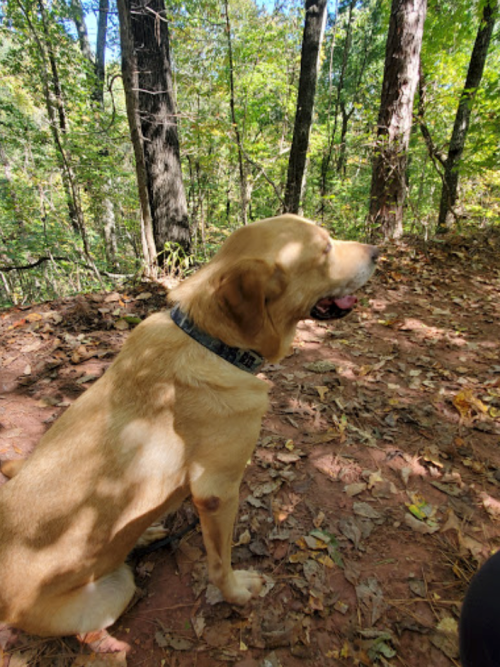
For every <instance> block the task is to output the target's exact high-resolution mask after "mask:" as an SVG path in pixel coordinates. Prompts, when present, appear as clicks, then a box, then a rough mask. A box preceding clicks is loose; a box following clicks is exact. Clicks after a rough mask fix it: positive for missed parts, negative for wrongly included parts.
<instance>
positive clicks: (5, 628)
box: [0, 623, 18, 649]
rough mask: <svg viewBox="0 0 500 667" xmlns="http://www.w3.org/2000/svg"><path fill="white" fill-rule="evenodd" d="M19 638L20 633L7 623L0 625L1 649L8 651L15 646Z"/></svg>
mask: <svg viewBox="0 0 500 667" xmlns="http://www.w3.org/2000/svg"><path fill="white" fill-rule="evenodd" d="M17 638H18V631H17V630H14V628H11V627H10V625H7V624H6V623H0V648H1V649H8V648H11V647H12V646H14V644H15V643H16V641H17Z"/></svg>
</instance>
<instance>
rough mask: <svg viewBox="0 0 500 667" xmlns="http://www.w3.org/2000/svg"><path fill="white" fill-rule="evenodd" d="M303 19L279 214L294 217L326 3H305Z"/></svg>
mask: <svg viewBox="0 0 500 667" xmlns="http://www.w3.org/2000/svg"><path fill="white" fill-rule="evenodd" d="M305 8H306V19H305V25H304V34H303V38H302V54H301V62H300V78H299V91H298V96H297V111H296V114H295V125H294V129H293V139H292V148H291V150H290V159H289V162H288V175H287V183H286V188H285V199H284V206H283V210H284V211H285V212H289V213H298V212H299V208H300V204H301V199H302V190H303V183H304V175H305V167H306V158H307V151H308V148H309V136H310V133H311V126H312V118H313V110H314V96H315V94H316V82H317V80H318V67H319V54H320V48H321V42H322V39H323V33H324V29H325V21H326V0H306V5H305Z"/></svg>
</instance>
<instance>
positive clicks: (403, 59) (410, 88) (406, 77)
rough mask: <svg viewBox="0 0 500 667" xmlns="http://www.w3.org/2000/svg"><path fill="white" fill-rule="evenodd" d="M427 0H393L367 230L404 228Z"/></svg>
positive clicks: (393, 232) (388, 232)
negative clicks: (409, 150) (407, 180)
mask: <svg viewBox="0 0 500 667" xmlns="http://www.w3.org/2000/svg"><path fill="white" fill-rule="evenodd" d="M426 11H427V0H392V7H391V17H390V21H389V33H388V36H387V44H386V51H385V66H384V81H383V84H382V95H381V100H380V111H379V117H378V127H377V140H376V143H375V154H374V159H373V169H372V182H371V193H370V214H369V218H370V226H371V230H372V233H374V232H375V231H381V232H382V234H383V235H384V236H385V237H386V238H391V237H393V238H398V237H400V236H401V235H402V233H403V204H404V200H405V194H406V167H407V161H408V144H409V141H410V131H411V125H412V114H413V100H414V97H415V90H416V87H417V83H418V69H419V62H420V50H421V47H422V36H423V30H424V21H425V14H426Z"/></svg>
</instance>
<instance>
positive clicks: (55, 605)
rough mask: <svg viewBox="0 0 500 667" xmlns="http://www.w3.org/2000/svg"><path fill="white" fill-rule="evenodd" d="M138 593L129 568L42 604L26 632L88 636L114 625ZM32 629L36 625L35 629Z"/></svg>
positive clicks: (29, 621) (114, 572) (118, 570)
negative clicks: (135, 593)
mask: <svg viewBox="0 0 500 667" xmlns="http://www.w3.org/2000/svg"><path fill="white" fill-rule="evenodd" d="M134 592H135V583H134V577H133V574H132V572H131V570H130V568H129V567H128V566H127V565H125V564H124V565H121V566H120V567H119V568H118V569H116V570H114V571H113V572H111V573H109V574H107V575H104V576H103V577H101V578H100V579H97V580H96V581H92V582H89V583H88V584H85V586H82V587H81V588H78V589H76V590H74V591H71V592H70V593H66V594H64V595H61V596H58V597H56V598H49V599H45V600H43V601H41V603H40V605H39V607H38V609H37V610H36V612H35V614H33V611H34V610H32V613H31V614H30V616H31V618H28V619H27V621H28V622H27V623H26V626H27V627H26V629H27V630H28V631H30V632H33V633H34V634H40V635H56V636H62V635H85V634H87V633H93V632H95V631H99V630H103V629H104V628H107V627H108V626H110V625H112V624H113V623H114V622H115V621H116V620H117V618H118V617H119V616H120V615H121V614H122V613H123V611H124V610H125V609H126V607H127V605H128V603H129V602H130V600H131V599H132V597H133V595H134ZM29 626H32V627H31V628H30V627H29Z"/></svg>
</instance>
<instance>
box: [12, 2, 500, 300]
mask: <svg viewBox="0 0 500 667" xmlns="http://www.w3.org/2000/svg"><path fill="white" fill-rule="evenodd" d="M488 4H490V5H491V7H492V8H494V9H496V4H495V3H494V2H489V3H488V1H486V2H485V0H473V1H472V2H471V1H470V0H468V1H467V2H465V0H429V1H428V6H427V14H426V19H425V26H424V31H423V39H422V46H421V56H420V68H419V77H418V82H417V83H418V85H417V92H416V94H415V100H414V104H413V123H412V125H411V133H410V136H409V146H408V150H407V160H406V164H405V179H404V180H405V189H406V192H405V200H404V212H403V225H404V227H403V228H404V231H405V233H412V234H416V235H420V236H424V237H425V238H427V237H428V236H429V235H431V234H434V233H435V231H436V225H437V221H438V212H439V208H440V198H441V195H442V187H443V178H444V173H445V169H446V159H447V153H448V149H449V145H450V138H451V136H452V130H453V127H454V122H455V118H456V115H457V108H458V107H459V102H461V101H463V100H464V92H465V93H467V90H465V91H464V86H465V83H466V78H467V74H468V70H469V65H470V61H471V54H472V52H473V48H474V44H475V40H476V36H477V34H478V30H480V29H481V25H482V23H484V16H485V14H484V11H485V6H486V5H488ZM304 14H305V12H304V5H303V3H302V2H296V1H294V0H284V1H282V2H279V1H278V0H277V1H276V2H275V3H274V4H272V3H271V2H265V3H262V2H260V1H259V0H228V1H227V2H224V1H220V0H199V1H197V2H193V1H191V0H186V1H185V2H180V1H179V2H177V0H174V1H173V2H169V3H167V6H166V12H165V13H164V17H163V18H162V21H163V23H164V24H167V25H168V37H169V47H170V52H169V54H168V55H169V58H170V63H171V74H172V87H173V93H174V98H175V102H176V107H177V112H176V118H177V130H178V140H179V146H180V159H181V165H182V180H183V185H184V191H185V197H186V206H187V220H188V224H189V230H190V243H189V244H188V246H186V244H177V243H174V242H171V241H168V240H167V241H166V242H165V243H164V247H165V252H164V259H165V261H166V264H165V266H164V268H165V269H166V270H168V271H175V270H176V269H177V268H179V267H180V268H182V269H183V270H187V269H189V267H190V266H191V265H193V264H196V263H198V262H200V261H204V260H205V259H206V258H208V257H210V256H211V254H212V253H213V251H214V249H215V248H216V247H217V246H218V245H219V243H220V242H221V240H222V239H223V238H224V237H225V236H226V235H227V234H229V233H230V232H231V231H232V230H233V229H234V228H235V227H237V226H239V225H240V224H244V223H245V222H247V221H248V222H251V221H252V220H255V219H259V218H263V217H266V216H270V215H275V214H277V213H279V212H281V211H282V210H283V209H284V200H285V189H286V183H287V170H288V168H289V157H290V150H291V145H292V136H293V132H294V120H295V115H296V109H297V94H298V87H299V76H300V68H301V49H302V43H303V31H304ZM390 16H391V3H390V2H389V0H357V1H356V0H347V1H345V0H337V2H333V1H330V2H329V3H328V5H327V19H326V26H325V30H324V36H323V39H322V42H321V49H320V56H319V69H318V78H317V86H316V92H315V97H314V117H313V124H312V129H311V134H310V141H309V147H308V151H307V163H306V169H305V176H304V181H303V190H302V201H301V212H303V214H304V215H306V216H307V217H311V218H314V219H317V220H319V221H320V222H321V223H322V224H324V225H325V226H327V227H328V228H329V229H331V230H332V232H333V233H334V234H335V235H337V236H339V237H343V238H358V239H362V238H366V237H367V236H370V235H372V234H373V231H374V229H373V227H372V226H371V223H370V216H369V213H370V188H371V179H372V164H373V158H374V155H376V150H375V146H376V139H377V118H378V114H379V108H380V104H381V91H382V81H383V77H384V59H385V53H386V43H387V36H388V29H389V22H390ZM0 20H1V24H0V71H1V73H2V75H1V79H0V163H1V165H0V168H1V172H0V305H2V306H6V305H9V304H20V303H25V302H28V301H34V300H42V299H49V298H53V297H55V296H63V295H65V294H68V293H72V292H76V291H81V290H90V289H92V288H96V287H99V286H103V285H110V284H111V283H112V281H114V280H116V279H118V278H120V277H124V276H127V277H129V276H134V275H137V274H138V273H140V272H142V271H144V270H149V272H150V273H151V271H152V270H153V268H152V267H153V265H154V262H153V261H151V257H149V260H148V255H147V249H146V250H145V248H146V246H147V243H146V240H145V227H144V216H143V213H141V204H140V199H139V195H138V188H137V175H136V165H135V162H136V159H137V156H136V155H135V156H134V150H133V147H132V143H131V140H130V127H129V122H128V119H127V102H126V97H125V94H124V90H123V80H124V79H123V77H122V66H121V58H120V36H119V25H118V23H119V22H118V10H117V8H116V6H115V5H114V0H110V3H109V5H108V0H99V2H98V0H89V1H87V0H84V2H83V4H80V0H52V1H48V0H4V2H3V3H2V4H1V14H0ZM158 29H159V28H158ZM124 71H125V70H124ZM499 77H500V44H499V40H498V23H497V25H496V26H495V28H494V29H493V35H492V37H491V41H490V43H489V49H488V54H487V59H486V64H485V67H484V71H483V72H482V77H480V86H479V87H478V88H477V90H474V96H473V98H472V97H470V98H469V99H468V100H465V102H464V104H465V105H468V108H469V110H470V111H471V116H470V123H469V126H468V132H467V136H466V143H465V148H464V152H463V155H462V157H461V160H460V165H459V176H460V180H459V186H458V187H459V189H458V199H457V201H456V203H455V205H454V209H453V219H452V222H451V225H450V224H449V225H448V228H449V227H450V226H451V227H452V228H453V229H454V230H457V231H459V232H463V231H470V232H471V233H474V232H475V231H476V230H477V229H478V228H479V227H484V226H487V225H495V224H498V221H499V219H500V160H499V157H500V154H499V153H500V143H499V138H500V78H499ZM455 170H456V167H455ZM386 236H387V234H386ZM156 250H157V252H158V244H157V245H156ZM148 263H149V267H148V266H146V265H148ZM158 263H159V264H160V265H161V264H162V263H163V261H159V262H158Z"/></svg>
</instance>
